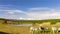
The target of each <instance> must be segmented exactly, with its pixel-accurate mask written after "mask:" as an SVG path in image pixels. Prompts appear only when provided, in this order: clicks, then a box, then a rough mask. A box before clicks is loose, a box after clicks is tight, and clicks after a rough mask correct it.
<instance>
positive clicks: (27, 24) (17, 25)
mask: <svg viewBox="0 0 60 34" xmlns="http://www.w3.org/2000/svg"><path fill="white" fill-rule="evenodd" d="M12 26H32V24H16V25H12Z"/></svg>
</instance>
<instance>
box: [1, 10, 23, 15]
mask: <svg viewBox="0 0 60 34" xmlns="http://www.w3.org/2000/svg"><path fill="white" fill-rule="evenodd" d="M0 11H5V12H7V13H9V14H14V13H24V12H23V11H22V10H0Z"/></svg>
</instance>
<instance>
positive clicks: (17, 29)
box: [0, 24, 60, 34]
mask: <svg viewBox="0 0 60 34" xmlns="http://www.w3.org/2000/svg"><path fill="white" fill-rule="evenodd" d="M48 28H49V30H46V32H44V31H42V32H41V31H39V30H37V31H38V32H36V31H32V32H30V27H28V26H10V25H6V24H0V32H6V33H10V34H60V32H57V31H55V32H54V33H53V31H52V30H51V29H50V27H48Z"/></svg>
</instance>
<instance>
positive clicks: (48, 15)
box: [27, 8, 60, 20]
mask: <svg viewBox="0 0 60 34" xmlns="http://www.w3.org/2000/svg"><path fill="white" fill-rule="evenodd" d="M38 10H39V11H38ZM41 10H42V11H41ZM45 10H46V11H45ZM27 15H28V16H29V17H31V18H33V20H40V19H56V18H60V10H58V9H51V8H32V9H31V8H30V10H29V12H28V13H27Z"/></svg>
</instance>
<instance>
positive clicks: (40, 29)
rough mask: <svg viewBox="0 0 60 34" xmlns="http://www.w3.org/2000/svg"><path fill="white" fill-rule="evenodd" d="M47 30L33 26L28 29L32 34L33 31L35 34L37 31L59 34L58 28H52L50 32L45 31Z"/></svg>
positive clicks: (59, 29)
mask: <svg viewBox="0 0 60 34" xmlns="http://www.w3.org/2000/svg"><path fill="white" fill-rule="evenodd" d="M47 30H49V28H48V27H42V26H41V27H35V26H31V27H30V32H33V31H35V32H38V31H40V32H51V31H52V32H53V33H54V31H56V32H60V27H54V26H52V27H51V30H50V31H47Z"/></svg>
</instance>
